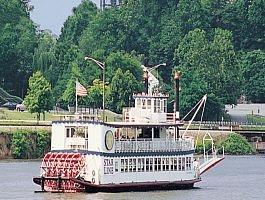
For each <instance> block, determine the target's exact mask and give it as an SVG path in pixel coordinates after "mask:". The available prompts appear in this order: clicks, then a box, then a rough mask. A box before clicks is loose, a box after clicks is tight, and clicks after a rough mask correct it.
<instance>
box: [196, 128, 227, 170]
mask: <svg viewBox="0 0 265 200" xmlns="http://www.w3.org/2000/svg"><path fill="white" fill-rule="evenodd" d="M205 141H210V142H211V149H209V150H207V151H206V147H205V146H206V143H205ZM219 150H222V154H221V155H220V154H218V152H219ZM224 158H225V152H224V147H223V146H222V147H221V148H219V149H215V146H214V142H213V138H212V136H211V135H210V133H208V132H207V133H206V134H205V135H204V137H203V163H202V164H201V165H199V172H200V175H201V174H203V173H204V172H206V171H208V170H209V169H211V168H212V167H213V166H215V165H216V164H217V163H219V162H220V161H222V160H223V159H224Z"/></svg>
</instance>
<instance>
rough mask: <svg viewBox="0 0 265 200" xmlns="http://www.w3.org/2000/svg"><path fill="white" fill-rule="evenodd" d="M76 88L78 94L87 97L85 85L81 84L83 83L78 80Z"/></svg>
mask: <svg viewBox="0 0 265 200" xmlns="http://www.w3.org/2000/svg"><path fill="white" fill-rule="evenodd" d="M75 88H76V95H77V96H80V97H85V96H86V95H87V90H86V88H85V87H84V86H83V85H81V83H79V82H78V81H76V84H75Z"/></svg>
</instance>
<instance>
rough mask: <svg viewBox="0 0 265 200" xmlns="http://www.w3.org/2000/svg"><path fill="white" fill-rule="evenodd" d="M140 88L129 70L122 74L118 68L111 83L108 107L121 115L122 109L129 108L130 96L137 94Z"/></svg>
mask: <svg viewBox="0 0 265 200" xmlns="http://www.w3.org/2000/svg"><path fill="white" fill-rule="evenodd" d="M140 88H141V84H140V83H139V82H138V81H137V80H136V78H135V77H134V76H133V74H132V73H131V72H130V71H129V70H127V71H126V72H125V73H123V71H122V70H121V69H120V68H118V69H117V71H116V73H115V75H114V77H113V78H112V81H111V85H110V92H109V96H108V107H109V108H110V109H111V110H112V111H114V112H117V113H121V112H122V108H123V107H126V106H129V102H130V100H132V94H133V93H136V92H139V90H140Z"/></svg>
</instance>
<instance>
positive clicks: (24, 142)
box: [0, 130, 51, 159]
mask: <svg viewBox="0 0 265 200" xmlns="http://www.w3.org/2000/svg"><path fill="white" fill-rule="evenodd" d="M50 140H51V133H50V132H49V131H47V130H16V131H14V132H5V131H1V132H0V159H11V158H16V159H36V158H42V157H43V155H44V154H45V153H46V152H48V151H49V150H50Z"/></svg>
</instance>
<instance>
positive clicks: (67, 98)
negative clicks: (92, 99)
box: [60, 63, 84, 105]
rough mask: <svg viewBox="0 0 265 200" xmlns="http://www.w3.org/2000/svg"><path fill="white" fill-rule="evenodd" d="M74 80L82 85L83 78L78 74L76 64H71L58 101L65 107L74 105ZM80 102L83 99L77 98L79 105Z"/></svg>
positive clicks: (78, 70)
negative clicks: (64, 86) (68, 75)
mask: <svg viewBox="0 0 265 200" xmlns="http://www.w3.org/2000/svg"><path fill="white" fill-rule="evenodd" d="M76 80H78V81H79V82H80V83H82V84H83V83H84V78H83V76H82V74H81V72H80V69H79V67H78V65H77V64H76V63H72V68H71V75H70V78H69V79H68V81H67V85H66V89H65V90H64V92H63V94H62V97H61V99H60V100H62V101H63V102H64V103H66V104H67V105H75V101H76V99H75V93H76ZM82 100H83V98H82V99H81V98H79V99H78V102H79V103H81V102H82Z"/></svg>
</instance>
